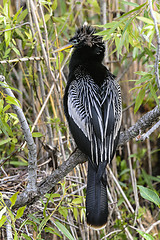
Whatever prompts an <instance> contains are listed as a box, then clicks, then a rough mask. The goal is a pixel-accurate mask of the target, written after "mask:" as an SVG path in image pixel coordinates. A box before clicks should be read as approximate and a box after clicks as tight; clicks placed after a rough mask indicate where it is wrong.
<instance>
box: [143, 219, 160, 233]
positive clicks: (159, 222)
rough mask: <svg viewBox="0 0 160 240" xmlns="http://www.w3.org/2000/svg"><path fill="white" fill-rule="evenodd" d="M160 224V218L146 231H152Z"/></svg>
mask: <svg viewBox="0 0 160 240" xmlns="http://www.w3.org/2000/svg"><path fill="white" fill-rule="evenodd" d="M157 225H160V220H158V221H157V222H155V223H153V224H152V225H151V226H150V227H149V228H148V229H147V230H146V233H149V232H150V231H152V229H153V228H154V227H155V226H157Z"/></svg>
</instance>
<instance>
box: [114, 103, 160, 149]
mask: <svg viewBox="0 0 160 240" xmlns="http://www.w3.org/2000/svg"><path fill="white" fill-rule="evenodd" d="M159 116H160V109H159V107H158V106H156V107H155V108H154V109H153V110H151V111H149V112H148V113H146V114H145V115H143V116H142V117H141V118H140V119H139V120H138V121H137V122H136V124H135V125H133V126H132V127H130V128H129V129H128V130H126V131H124V132H121V134H120V140H119V145H123V144H124V143H125V142H128V141H129V140H130V139H131V138H134V137H136V136H138V135H139V132H140V130H141V131H144V130H146V129H147V128H148V127H150V126H152V124H153V123H154V122H156V121H157V119H158V118H159Z"/></svg>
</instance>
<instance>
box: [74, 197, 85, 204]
mask: <svg viewBox="0 0 160 240" xmlns="http://www.w3.org/2000/svg"><path fill="white" fill-rule="evenodd" d="M82 201H83V199H82V197H78V198H74V199H73V201H72V203H73V204H80V203H82Z"/></svg>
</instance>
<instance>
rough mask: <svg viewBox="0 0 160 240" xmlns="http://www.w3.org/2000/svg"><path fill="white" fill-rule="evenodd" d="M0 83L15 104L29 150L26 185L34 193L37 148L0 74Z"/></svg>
mask: <svg viewBox="0 0 160 240" xmlns="http://www.w3.org/2000/svg"><path fill="white" fill-rule="evenodd" d="M0 85H1V86H2V88H3V90H4V92H5V93H6V94H7V95H9V96H11V97H12V98H14V99H15V101H16V105H13V104H12V107H13V109H14V111H15V112H16V114H17V117H18V119H19V122H20V124H21V128H22V130H23V134H24V137H25V140H26V142H27V147H28V150H29V153H28V185H27V191H28V193H30V194H34V193H36V191H37V186H36V181H37V150H36V145H35V143H34V140H33V138H32V134H31V132H30V129H29V125H28V123H27V120H26V118H25V116H24V113H23V111H22V108H21V107H20V106H19V103H18V101H17V100H16V98H15V96H14V94H13V92H12V90H11V89H10V88H9V86H8V84H7V83H6V82H5V77H4V76H2V75H0Z"/></svg>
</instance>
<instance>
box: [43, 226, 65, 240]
mask: <svg viewBox="0 0 160 240" xmlns="http://www.w3.org/2000/svg"><path fill="white" fill-rule="evenodd" d="M44 231H45V232H49V233H52V234H55V235H57V236H58V237H60V238H62V236H61V235H60V233H59V232H58V231H57V229H54V228H52V227H45V229H44Z"/></svg>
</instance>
